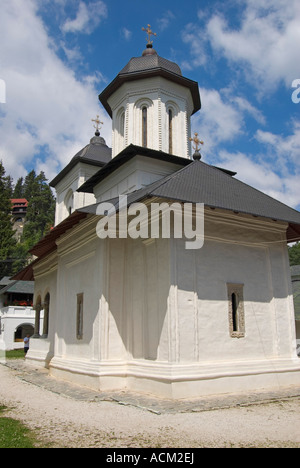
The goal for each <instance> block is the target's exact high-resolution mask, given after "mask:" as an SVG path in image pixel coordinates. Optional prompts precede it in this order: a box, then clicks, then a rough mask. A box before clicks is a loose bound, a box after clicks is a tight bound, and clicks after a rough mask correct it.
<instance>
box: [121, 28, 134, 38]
mask: <svg viewBox="0 0 300 468" xmlns="http://www.w3.org/2000/svg"><path fill="white" fill-rule="evenodd" d="M121 33H122V36H123V37H124V39H125V40H126V41H129V40H130V39H131V36H132V32H131V31H130V30H129V29H127V28H125V27H124V28H122V31H121Z"/></svg>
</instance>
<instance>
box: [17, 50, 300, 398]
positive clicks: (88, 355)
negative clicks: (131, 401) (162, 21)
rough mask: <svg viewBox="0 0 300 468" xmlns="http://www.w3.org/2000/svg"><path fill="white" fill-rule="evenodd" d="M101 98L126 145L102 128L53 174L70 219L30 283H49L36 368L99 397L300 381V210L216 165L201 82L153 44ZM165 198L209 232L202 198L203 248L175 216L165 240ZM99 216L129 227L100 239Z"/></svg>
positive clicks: (40, 291)
mask: <svg viewBox="0 0 300 468" xmlns="http://www.w3.org/2000/svg"><path fill="white" fill-rule="evenodd" d="M99 99H100V102H101V103H102V105H103V107H104V108H105V109H106V111H107V112H108V114H109V115H110V116H111V118H112V149H110V148H108V147H107V145H106V143H105V141H104V140H103V138H102V137H101V136H100V133H99V131H98V124H99V123H100V122H97V131H96V135H95V136H94V137H93V138H92V139H91V141H90V143H89V144H88V145H87V146H86V147H85V148H83V149H82V150H81V151H80V152H79V153H78V154H77V155H76V156H74V157H73V159H72V160H71V161H70V163H69V164H68V166H67V167H66V168H65V169H63V170H62V172H61V173H60V174H58V175H57V177H56V178H55V179H54V180H53V181H52V186H53V187H54V188H55V190H56V193H57V206H56V226H55V227H54V229H53V230H52V231H51V233H49V234H48V235H47V236H46V237H45V238H44V239H42V240H41V241H40V242H39V243H38V244H37V245H36V246H35V247H34V248H33V249H32V251H31V253H32V254H33V255H35V256H36V257H37V258H36V260H35V261H34V262H33V263H32V264H31V265H30V266H29V267H27V268H26V269H25V270H23V271H22V272H21V273H19V274H18V275H17V277H16V278H19V279H24V280H26V279H31V280H33V279H34V281H35V293H34V307H35V310H36V321H35V323H36V329H35V335H34V337H33V338H32V339H31V348H30V351H29V353H28V355H27V360H28V362H33V363H34V364H35V365H37V364H38V363H39V364H40V365H42V366H46V367H47V368H49V372H50V373H51V374H52V375H54V376H57V377H59V378H62V379H65V380H68V381H74V382H77V383H79V384H82V385H86V386H88V387H91V388H95V389H98V390H99V391H100V392H101V391H107V390H120V389H129V390H132V391H136V392H143V393H148V394H153V395H157V396H160V397H167V398H174V399H178V398H192V397H199V396H203V395H209V394H222V393H228V392H237V391H251V390H254V389H255V390H257V389H267V388H278V387H285V386H290V385H299V384H300V361H299V359H298V357H297V354H296V333H295V316H294V306H293V293H292V284H291V280H290V267H289V259H288V250H287V243H289V242H292V241H296V240H300V213H299V212H297V211H295V210H294V209H292V208H289V207H288V206H286V205H284V204H282V203H280V202H279V201H276V200H274V199H273V198H271V197H269V196H267V195H265V194H264V193H262V192H259V191H258V190H256V189H254V188H252V187H250V186H248V185H246V184H244V183H242V182H241V181H239V180H238V178H236V177H235V176H236V174H235V173H234V172H231V171H229V170H225V169H221V168H217V167H214V166H211V165H208V164H206V163H204V162H202V161H201V156H200V153H199V140H198V139H197V138H194V143H195V144H196V152H195V153H194V156H193V149H192V143H191V116H192V115H193V114H194V113H196V112H198V111H199V110H200V108H201V101H200V95H199V87H198V84H197V83H196V82H194V81H191V80H189V79H188V78H185V77H183V75H182V73H181V70H180V68H179V67H178V65H176V64H175V63H173V62H170V61H169V60H166V59H164V58H162V57H160V56H159V55H158V54H157V52H156V51H155V50H154V49H153V47H152V44H151V43H150V41H149V43H148V45H147V49H146V50H145V51H144V52H143V54H142V56H141V57H135V58H132V59H131V60H130V61H129V63H128V64H127V65H126V66H125V67H124V68H123V69H122V70H121V71H120V73H119V74H118V75H117V77H116V78H115V79H114V80H113V81H112V82H111V83H110V84H109V85H108V86H107V88H106V89H105V90H104V91H103V92H102V93H101V94H100V96H99ZM120 195H123V196H125V195H127V197H128V198H127V205H128V211H127V210H126V216H127V217H125V218H124V211H123V213H122V210H121V206H120V200H121V201H122V199H120V198H119V196H120ZM137 203H138V204H139V205H137ZM155 204H156V205H155ZM158 204H159V205H160V206H162V204H164V205H163V206H164V207H166V206H171V207H172V209H173V208H174V207H175V208H176V209H177V210H178V213H179V214H180V210H181V209H183V207H185V206H186V205H187V204H188V206H192V207H193V208H194V210H193V212H192V214H191V216H192V221H193V224H192V227H193V228H194V232H196V231H195V229H196V224H197V216H196V213H197V212H196V211H195V207H196V206H198V205H199V206H200V207H202V208H203V214H204V243H203V245H202V243H201V244H199V245H200V246H201V248H187V238H186V237H185V236H184V235H183V236H181V237H180V236H178V235H175V234H176V233H175V229H173V228H175V220H178V217H177V218H176V214H175V213H173V215H174V219H173V215H172V216H171V215H170V219H171V220H173V222H171V224H170V227H171V228H172V229H170V235H169V236H163V235H161V232H159V233H157V231H155V233H154V235H152V234H153V232H152V231H151V230H150V229H149V225H150V223H152V220H150V214H151V213H153V212H152V208H153V205H155V206H156V207H157V205H158ZM141 205H143V207H144V208H145V209H144V210H142V211H143V213H141V212H138V210H137V206H141ZM145 210H146V211H145ZM140 211H141V210H140ZM165 211H167V210H165ZM170 211H172V210H170ZM114 212H115V213H116V215H112V213H114ZM145 212H146V215H145ZM147 213H149V217H148V216H147ZM156 214H157V212H156ZM169 214H170V212H169ZM108 215H110V217H109V216H108ZM162 217H163V213H162V212H158V216H157V218H156V221H157V220H161V219H162ZM121 218H122V220H121ZM137 218H138V221H137ZM124 219H126V223H127V224H126V225H125V228H127V227H128V224H131V231H130V229H129V230H128V232H127V236H126V235H124V231H122V230H121V224H122V227H123V228H124ZM183 219H184V220H185V218H181V220H183ZM100 220H102V222H103V224H102V226H103V225H104V224H105V222H107V226H108V224H109V222H110V221H109V220H113V221H115V226H116V227H117V230H116V232H115V235H110V236H109V235H108V234H107V237H106V238H105V235H104V234H103V231H102V234H103V235H101V233H99V221H100ZM113 221H112V225H114V224H113ZM121 221H122V223H121ZM177 227H178V226H177ZM161 228H162V226H160V231H162V229H161ZM130 232H131V233H132V235H131V236H130V235H128V233H130ZM139 233H140V235H138V234H139ZM147 233H148V235H147ZM174 233H175V234H174ZM112 234H113V233H112ZM133 234H134V235H133ZM101 237H102V238H101ZM200 237H201V236H200ZM45 302H46V303H47V312H46V320H45V325H44V330H43V331H42V330H39V323H40V317H39V314H40V311H41V309H42V304H44V303H45Z"/></svg>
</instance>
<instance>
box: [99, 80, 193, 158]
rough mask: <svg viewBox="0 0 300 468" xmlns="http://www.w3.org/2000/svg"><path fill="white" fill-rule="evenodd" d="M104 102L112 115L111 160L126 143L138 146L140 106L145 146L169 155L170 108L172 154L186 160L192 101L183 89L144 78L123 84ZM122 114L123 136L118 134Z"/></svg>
mask: <svg viewBox="0 0 300 468" xmlns="http://www.w3.org/2000/svg"><path fill="white" fill-rule="evenodd" d="M108 102H109V105H110V106H111V109H112V112H113V135H112V155H113V157H115V156H116V155H117V154H118V153H119V152H120V151H122V150H123V149H124V148H125V147H126V146H128V145H130V144H134V145H138V146H142V113H141V109H142V107H143V105H146V106H147V107H148V132H147V133H148V139H147V147H148V148H152V149H155V150H158V151H159V150H160V151H164V152H166V153H168V152H169V126H168V109H169V108H170V107H172V109H173V111H174V119H173V151H172V153H173V154H174V155H177V156H181V157H184V158H189V157H190V155H191V146H190V142H189V137H190V118H191V113H192V110H193V101H192V96H191V93H190V91H189V90H188V89H187V88H185V87H183V86H181V85H178V84H176V83H173V82H171V81H168V80H166V79H165V78H162V77H152V78H146V79H142V80H137V81H132V82H129V83H124V84H123V85H122V86H121V87H120V88H119V89H118V90H117V91H116V92H115V93H114V94H113V95H112V96H111V97H110V98H109V100H108ZM122 112H125V131H124V133H123V134H122V132H121V131H120V118H121V114H122Z"/></svg>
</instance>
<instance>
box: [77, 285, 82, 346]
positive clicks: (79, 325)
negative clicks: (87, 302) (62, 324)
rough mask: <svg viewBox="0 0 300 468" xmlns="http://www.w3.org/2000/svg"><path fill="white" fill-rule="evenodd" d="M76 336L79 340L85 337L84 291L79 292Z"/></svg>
mask: <svg viewBox="0 0 300 468" xmlns="http://www.w3.org/2000/svg"><path fill="white" fill-rule="evenodd" d="M76 336H77V340H82V338H83V293H81V294H77V318H76Z"/></svg>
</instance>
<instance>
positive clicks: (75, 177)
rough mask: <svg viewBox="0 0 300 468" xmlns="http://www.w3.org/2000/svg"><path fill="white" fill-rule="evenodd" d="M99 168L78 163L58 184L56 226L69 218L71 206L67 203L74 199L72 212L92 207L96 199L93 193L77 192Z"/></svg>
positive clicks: (56, 188)
mask: <svg viewBox="0 0 300 468" xmlns="http://www.w3.org/2000/svg"><path fill="white" fill-rule="evenodd" d="M98 170H99V167H96V166H91V165H87V164H83V163H78V164H77V165H76V166H75V167H73V169H72V170H71V171H70V172H69V173H68V174H67V175H66V176H65V177H64V178H63V179H62V180H61V181H60V182H59V183H58V184H57V186H56V187H55V190H56V211H55V226H57V225H58V224H59V223H61V222H62V221H63V220H64V219H66V218H67V217H68V216H69V214H70V213H69V210H68V208H69V204H68V206H67V201H69V200H70V198H72V197H73V201H72V204H71V205H72V212H73V211H75V210H76V209H78V208H83V207H84V206H88V205H92V204H93V203H95V202H96V199H95V197H94V195H93V194H91V193H79V192H76V190H77V189H78V188H79V187H81V185H83V184H84V182H86V181H87V180H88V179H89V178H90V177H92V176H93V175H94V174H95V173H96V172H97V171H98Z"/></svg>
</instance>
